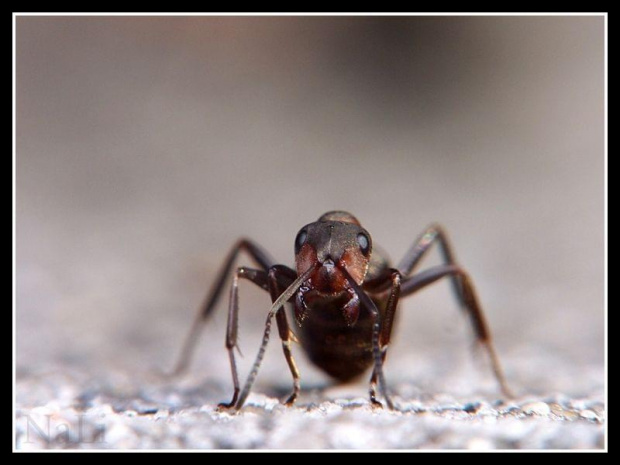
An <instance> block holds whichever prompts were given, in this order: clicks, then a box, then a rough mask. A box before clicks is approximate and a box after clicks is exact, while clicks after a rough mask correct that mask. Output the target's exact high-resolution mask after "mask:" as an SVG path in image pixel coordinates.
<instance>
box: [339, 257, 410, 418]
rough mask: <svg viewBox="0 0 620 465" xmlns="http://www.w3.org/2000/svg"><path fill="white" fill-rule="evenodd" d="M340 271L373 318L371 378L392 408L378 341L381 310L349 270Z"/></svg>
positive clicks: (396, 293)
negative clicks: (372, 364) (372, 368)
mask: <svg viewBox="0 0 620 465" xmlns="http://www.w3.org/2000/svg"><path fill="white" fill-rule="evenodd" d="M342 272H343V273H344V275H345V277H346V279H347V281H348V282H349V285H350V286H351V288H352V289H353V291H354V292H355V294H356V295H357V297H358V298H359V300H360V304H361V305H362V306H363V307H364V308H365V309H366V310H367V311H368V312H369V313H370V316H371V318H372V320H373V324H372V356H373V359H374V362H375V366H374V370H373V379H374V380H375V384H377V385H378V386H379V392H380V393H381V395H382V396H383V397H384V399H385V403H386V404H387V406H388V408H389V409H390V410H394V404H393V403H392V400H391V399H390V396H389V395H388V392H387V387H386V383H385V376H384V375H383V358H384V355H383V350H382V348H381V343H380V339H381V334H382V327H384V324H383V322H382V318H383V316H382V315H381V312H380V311H379V309H378V308H377V305H376V304H375V302H374V301H373V300H372V299H371V298H370V297H369V296H368V294H366V292H364V290H363V289H362V287H361V286H360V285H358V284H357V283H356V282H355V280H354V279H353V278H352V277H351V275H350V274H349V272H348V271H347V270H346V269H342ZM398 282H400V280H398ZM394 288H396V289H398V285H396V286H393V289H394ZM394 295H395V302H394V306H395V305H396V303H398V295H399V294H398V291H395V294H394ZM392 314H393V312H392ZM375 401H376V399H375Z"/></svg>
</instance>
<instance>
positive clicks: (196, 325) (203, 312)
mask: <svg viewBox="0 0 620 465" xmlns="http://www.w3.org/2000/svg"><path fill="white" fill-rule="evenodd" d="M241 250H245V251H246V252H247V253H248V254H249V255H250V257H252V259H253V260H254V261H255V262H256V263H257V264H258V265H259V266H260V267H261V268H262V269H263V270H265V271H267V270H268V269H269V268H270V267H271V266H272V265H273V264H274V261H273V260H272V259H271V258H270V257H269V255H268V254H267V253H266V252H265V251H264V250H263V249H262V248H261V247H260V246H258V245H257V244H255V243H254V242H252V241H250V240H249V239H241V240H239V241H238V242H237V243H236V244H235V245H234V246H233V248H232V249H231V250H230V252H229V254H228V256H227V257H226V260H225V261H224V264H223V265H222V268H221V269H220V271H219V273H218V276H219V278H218V279H217V281H215V283H214V284H213V286H212V287H211V290H210V291H209V293H208V294H207V298H206V299H205V300H204V303H203V304H202V305H201V307H200V311H199V312H198V314H197V315H196V318H195V320H194V322H193V323H192V326H191V328H190V331H189V333H188V335H187V337H186V339H185V343H184V344H183V348H182V349H181V354H180V356H179V359H178V361H177V363H176V365H175V368H174V370H173V372H172V375H178V374H180V373H182V372H183V371H185V369H186V368H187V366H188V365H189V362H190V359H191V356H192V353H193V351H194V348H195V346H196V343H197V342H198V336H199V335H200V331H201V329H202V328H203V325H204V323H205V322H206V321H207V318H208V317H209V316H210V315H211V314H212V313H213V309H214V308H215V306H216V305H217V303H218V302H219V300H220V298H221V296H222V291H223V289H224V285H225V284H226V280H227V279H228V276H229V275H230V272H231V270H232V267H233V264H234V263H235V260H236V258H237V255H239V252H240V251H241ZM261 287H263V288H264V289H265V290H268V289H267V283H266V282H265V284H264V286H261Z"/></svg>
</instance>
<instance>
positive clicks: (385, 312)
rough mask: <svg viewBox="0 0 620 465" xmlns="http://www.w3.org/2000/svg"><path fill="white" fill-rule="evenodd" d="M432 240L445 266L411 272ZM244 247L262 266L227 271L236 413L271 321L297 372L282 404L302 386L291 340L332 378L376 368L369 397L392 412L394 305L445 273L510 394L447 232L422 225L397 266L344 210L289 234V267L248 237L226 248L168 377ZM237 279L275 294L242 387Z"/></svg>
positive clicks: (181, 365)
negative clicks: (289, 312) (389, 366)
mask: <svg viewBox="0 0 620 465" xmlns="http://www.w3.org/2000/svg"><path fill="white" fill-rule="evenodd" d="M435 243H437V244H439V247H440V249H441V252H442V255H443V259H444V262H445V263H444V264H442V265H439V266H434V267H432V268H430V269H427V270H425V271H421V272H419V273H417V274H413V271H414V270H415V269H416V267H417V266H418V265H419V263H420V260H421V259H422V258H423V257H424V256H425V255H426V253H427V252H428V250H429V249H430V248H431V246H432V245H433V244H435ZM241 250H244V251H245V252H247V253H248V254H249V255H250V257H251V258H252V259H253V260H254V261H255V262H256V264H257V265H258V266H259V267H260V269H253V268H248V267H240V268H237V269H236V271H234V273H233V279H232V286H231V290H230V302H229V308H228V324H227V328H226V349H227V350H228V356H229V359H230V367H231V372H232V379H233V385H234V392H233V396H232V399H231V401H230V402H228V403H222V404H220V405H219V407H220V408H229V409H234V410H239V409H240V408H241V407H242V406H243V404H244V402H245V401H246V399H247V397H248V395H249V393H250V389H251V387H252V384H253V383H254V380H255V379H256V375H257V374H258V370H259V368H260V365H261V362H262V360H263V356H264V355H265V350H266V348H267V343H268V342H269V336H270V333H271V327H272V321H273V319H274V318H275V320H276V323H277V327H278V333H279V335H280V339H281V341H282V349H283V351H284V357H285V358H286V361H287V363H288V367H289V369H290V372H291V375H292V377H293V392H292V393H291V395H290V396H289V397H288V399H287V400H286V401H285V402H284V403H285V404H286V405H292V404H293V403H294V402H295V400H296V399H297V396H298V394H299V391H300V383H299V379H300V375H299V370H298V369H297V365H296V364H295V360H294V359H293V354H292V353H291V342H300V343H301V346H302V347H303V349H304V351H305V352H306V353H307V355H308V356H309V358H310V360H311V361H312V362H313V363H314V364H315V365H316V366H318V367H319V368H321V369H322V370H323V371H325V372H326V373H327V374H329V375H331V376H332V377H333V378H335V379H336V380H337V381H340V382H346V381H349V380H352V379H354V378H357V377H358V376H360V375H362V374H363V373H364V372H365V371H366V370H367V369H368V368H369V367H371V366H372V367H373V371H372V375H371V378H370V401H371V403H372V404H373V405H375V406H381V405H382V404H381V402H379V401H378V400H377V387H378V391H379V393H380V394H381V396H382V397H383V398H384V399H385V403H386V404H387V406H388V408H390V409H394V404H393V402H392V400H391V398H390V396H389V395H388V392H387V388H386V382H385V378H384V375H383V363H384V361H385V356H386V354H387V348H388V344H389V343H390V336H391V334H392V326H393V323H394V316H395V313H396V308H397V305H398V301H399V299H400V298H401V297H405V296H408V295H411V294H413V293H415V292H416V291H419V290H420V289H422V288H424V287H426V286H428V285H429V284H432V283H434V282H435V281H437V280H439V279H441V278H444V277H446V276H449V277H450V279H451V283H452V288H453V291H454V293H455V295H456V297H457V299H458V301H459V303H460V304H461V306H462V307H463V309H464V310H465V311H466V312H467V313H468V314H469V317H470V318H471V323H472V326H473V328H474V331H475V335H476V338H477V340H478V342H479V343H481V345H482V346H484V347H485V348H486V351H487V353H488V355H489V358H490V361H491V365H492V368H493V372H494V374H495V377H496V378H497V381H498V383H499V385H500V388H501V389H502V392H503V393H504V395H506V396H508V397H511V393H510V391H509V389H508V386H507V384H506V380H505V378H504V375H503V372H502V369H501V366H500V363H499V359H498V357H497V355H496V353H495V349H494V346H493V344H492V341H491V334H490V331H489V327H488V325H487V323H486V320H485V318H484V315H483V313H482V308H481V307H480V304H479V302H478V298H477V296H476V292H475V290H474V286H473V283H472V281H471V278H470V277H469V275H468V274H467V273H466V272H465V271H464V270H463V268H461V267H460V266H459V265H457V264H456V261H455V258H454V254H453V252H452V248H451V247H450V243H449V242H448V238H447V235H446V233H445V231H444V229H443V228H442V227H441V226H439V225H437V224H433V225H431V226H430V227H428V228H427V229H426V230H425V231H424V232H423V233H422V234H421V235H420V237H418V239H417V240H416V241H415V242H414V244H413V246H412V247H411V249H409V251H408V252H407V253H406V254H405V257H404V258H403V259H402V261H401V262H400V263H399V264H398V266H397V267H396V268H393V267H391V266H390V264H389V262H388V260H387V259H386V258H385V257H384V256H382V255H381V254H380V253H379V252H378V251H373V246H372V239H371V236H370V234H369V233H368V231H366V230H365V229H364V228H363V227H362V226H361V224H360V222H359V221H358V220H357V219H356V218H355V217H354V216H353V215H351V214H350V213H347V212H344V211H331V212H328V213H325V214H324V215H322V216H321V217H320V218H319V219H318V221H315V222H314V223H310V224H307V225H306V226H304V227H303V228H301V230H300V231H299V233H297V237H296V239H295V264H296V269H295V270H293V269H291V268H289V267H287V266H284V265H278V264H276V263H275V262H274V261H273V260H272V259H271V258H270V257H269V255H268V254H267V253H266V252H265V251H264V250H263V249H262V248H261V247H260V246H258V245H257V244H255V243H254V242H253V241H251V240H249V239H241V240H239V241H238V242H237V243H236V244H235V245H234V247H233V248H232V250H231V251H230V253H229V254H228V257H227V258H226V261H225V262H224V264H223V266H222V269H221V270H220V273H219V278H218V280H217V281H216V282H215V283H214V285H213V287H212V289H211V291H210V292H209V294H208V296H207V298H206V300H205V302H204V305H203V306H202V307H201V309H200V312H199V314H198V316H197V318H196V320H195V322H194V324H193V325H192V328H191V330H190V333H189V335H188V337H187V339H186V341H185V344H184V346H183V350H182V353H181V356H180V358H179V361H178V363H177V365H176V368H175V370H174V373H177V374H178V373H180V372H181V371H183V370H184V369H185V368H186V367H187V364H188V362H189V359H190V356H191V353H192V351H193V348H194V347H195V344H196V341H197V338H198V335H199V333H200V330H201V328H202V326H203V324H204V322H205V321H206V320H207V318H208V317H209V316H210V315H211V314H212V313H213V309H214V308H215V306H216V304H217V302H218V301H219V300H220V297H221V296H222V291H223V289H224V286H225V283H226V280H227V278H228V276H229V275H230V273H231V270H232V267H233V264H234V262H235V260H236V258H237V255H238V254H239V252H240V251H241ZM240 279H246V280H248V281H251V282H252V283H254V284H255V285H257V286H259V287H260V288H262V289H264V290H265V291H267V292H269V294H270V295H271V300H272V306H271V310H270V311H269V314H268V316H267V321H266V322H265V331H264V334H263V339H262V344H261V346H260V349H259V352H258V355H257V357H256V360H255V362H254V365H253V366H252V369H251V371H250V374H249V376H248V378H247V380H246V383H245V385H244V387H243V389H242V390H241V389H240V384H239V377H238V374H237V364H236V362H235V347H237V329H238V321H239V297H238V289H239V280H240ZM289 302H290V303H292V304H293V306H294V317H295V321H296V322H297V325H298V326H299V330H298V335H299V339H298V338H297V337H296V336H295V334H294V333H293V332H292V331H291V329H290V327H289V323H288V319H287V316H286V312H285V309H284V306H285V304H287V303H289Z"/></svg>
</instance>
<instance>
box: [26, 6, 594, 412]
mask: <svg viewBox="0 0 620 465" xmlns="http://www.w3.org/2000/svg"><path fill="white" fill-rule="evenodd" d="M16 51H17V57H16V58H17V68H16V69H17V75H16V76H17V83H16V85H17V97H16V98H17V100H16V102H17V216H16V218H17V368H18V377H19V376H25V375H27V374H28V373H34V372H38V371H44V372H53V371H57V370H63V369H64V368H66V367H69V368H70V369H73V370H78V371H81V372H87V373H91V374H93V375H96V376H99V377H106V376H107V375H108V374H109V373H110V372H111V371H112V370H118V371H122V372H128V373H138V372H144V373H147V372H151V371H157V370H168V369H170V368H171V366H172V364H173V361H174V358H175V356H176V354H177V352H178V349H179V348H180V344H181V340H182V338H183V337H184V335H185V332H186V330H187V329H188V327H189V325H190V322H191V321H192V319H193V317H194V314H195V312H196V310H197V307H198V305H199V304H200V302H201V300H202V299H203V297H204V294H205V292H206V290H207V288H208V286H209V285H210V284H211V282H212V281H213V280H214V279H215V277H216V276H215V273H216V270H217V268H218V266H219V265H220V263H221V260H223V258H224V256H225V254H226V253H227V250H228V248H229V247H230V246H231V245H232V244H233V242H234V240H235V239H237V238H238V237H240V236H248V237H251V238H253V239H255V240H256V241H257V242H259V243H260V244H262V245H263V246H264V247H265V248H266V249H267V250H269V251H270V252H272V254H273V255H274V256H275V257H276V258H277V259H278V260H280V261H281V262H282V263H285V264H288V265H291V264H292V260H293V240H294V237H295V234H296V232H297V231H298V230H299V228H300V227H301V226H303V225H304V224H306V223H309V222H311V221H313V220H315V219H316V218H317V217H318V216H319V215H321V214H322V213H324V212H325V211H328V210H332V209H344V210H348V211H351V212H352V213H353V214H355V215H356V216H357V217H358V218H359V219H360V220H361V222H362V223H363V225H364V226H365V227H366V228H367V229H368V230H369V231H370V232H371V234H372V235H373V238H374V241H375V243H378V244H380V245H381V246H382V247H383V248H384V249H386V250H387V252H388V254H389V255H390V256H391V257H392V259H393V260H394V261H398V260H399V259H400V258H401V256H402V254H403V253H404V252H405V251H406V250H407V248H408V247H409V246H410V245H411V243H412V241H413V239H414V238H415V237H416V236H417V234H418V233H420V232H421V231H422V230H423V228H424V227H425V226H426V225H427V224H428V223H430V222H433V221H439V222H441V223H443V224H444V225H445V226H446V228H447V229H448V231H449V233H450V235H451V237H452V239H453V242H454V246H455V250H456V253H457V256H458V258H459V260H460V262H461V263H462V264H463V265H464V267H465V268H466V269H468V270H469V271H470V273H471V275H472V277H473V278H474V281H475V283H476V285H477V287H478V290H479V293H480V295H481V299H482V303H483V305H484V308H485V310H486V312H487V316H488V318H489V321H490V324H491V327H492V329H493V332H494V335H495V339H496V342H497V346H498V350H499V352H500V355H501V356H502V360H503V362H504V365H505V368H506V371H507V374H508V377H509V378H510V381H511V384H512V385H513V387H514V389H515V390H517V391H519V392H522V393H523V392H538V393H544V392H565V393H568V394H570V395H588V394H589V393H591V392H592V391H593V390H594V392H598V393H601V392H602V386H603V360H604V302H603V285H604V276H603V253H604V249H603V246H604V243H603V238H604V236H603V234H604V228H603V219H604V216H603V215H604V209H603V208H604V206H603V200H604V199H603V195H604V192H603V180H604V112H603V109H604V18H603V17H517V16H512V17H398V18H394V17H332V18H330V17H271V18H269V17H18V18H17V35H16ZM437 260H438V258H437V257H436V256H435V255H433V257H432V258H429V260H428V261H427V262H426V263H427V264H429V265H431V264H433V263H434V262H437ZM240 263H244V264H249V263H250V262H249V260H248V259H247V258H242V259H241V261H240ZM241 305H242V315H241V326H242V328H241V342H240V345H241V349H242V350H243V353H244V354H245V357H244V358H243V359H241V366H242V370H247V367H248V366H249V363H251V361H252V359H253V357H254V354H255V351H256V349H257V348H258V345H259V342H260V336H259V332H260V331H262V328H261V323H262V321H264V317H265V314H266V312H267V311H268V308H269V299H268V298H267V296H266V295H263V294H262V293H261V292H260V291H257V290H255V289H252V288H251V287H250V285H245V287H244V289H243V290H242V293H241ZM225 307H226V303H225V302H224V303H223V304H222V306H221V311H220V312H219V313H218V315H217V316H216V317H215V318H214V320H213V321H212V324H211V325H210V327H209V328H208V329H207V330H206V332H205V333H204V337H203V339H202V341H201V345H200V349H199V352H198V354H197V357H196V359H195V363H194V364H193V366H192V372H193V374H194V376H196V379H198V380H205V379H216V380H221V383H222V384H223V386H224V387H225V389H226V390H228V389H229V383H230V381H229V373H228V359H227V356H226V352H225V350H224V328H225V322H226V316H225V313H226V312H225ZM468 341H469V333H468V328H467V320H466V319H465V318H463V317H461V315H460V314H459V311H458V307H457V306H456V304H455V303H454V301H453V300H452V295H451V294H450V292H449V286H448V285H447V284H445V283H441V284H437V285H435V286H433V287H432V288H429V289H428V290H425V291H424V292H421V293H420V294H419V295H418V296H416V297H415V298H410V299H407V300H406V301H405V302H404V303H403V305H402V306H401V325H400V326H399V328H398V330H397V334H396V341H395V343H394V344H393V345H392V346H391V353H390V356H389V360H388V363H387V365H386V372H387V376H388V379H391V380H396V381H398V380H401V381H403V382H413V383H418V386H419V387H420V389H421V390H422V391H423V392H427V391H432V390H434V389H437V386H438V385H437V384H434V383H438V381H437V376H435V370H440V371H441V370H449V369H450V368H449V367H451V366H452V367H458V366H460V364H461V363H472V362H471V357H470V355H471V354H470V351H469V350H468V348H469V346H470V343H469V342H468ZM278 346H279V344H272V347H270V350H269V353H268V360H267V362H266V363H265V366H264V371H262V372H261V375H260V376H259V387H257V390H258V391H259V392H260V390H261V388H260V386H261V385H262V386H263V388H265V387H264V386H269V385H276V386H281V387H282V390H286V389H287V388H288V386H289V383H290V380H289V375H288V373H287V371H286V368H285V367H286V365H285V363H284V361H283V359H282V356H281V351H280V349H279V347H278ZM297 357H298V359H300V364H301V369H302V376H303V378H302V384H303V385H306V386H307V385H313V384H318V385H321V384H322V383H325V382H326V379H325V378H323V377H322V375H321V374H320V373H318V372H317V371H316V370H314V369H313V368H312V367H309V366H308V364H307V363H305V362H304V361H303V355H301V353H300V351H297ZM451 364H452V365H451ZM466 366H469V365H466ZM471 366H474V365H471ZM438 367H448V368H445V369H444V368H438ZM484 370H485V369H482V370H480V372H481V373H482V376H481V378H482V380H485V379H486V380H487V381H489V377H488V376H487V375H486V374H485V373H486V372H485V371H484ZM444 374H445V371H444ZM242 376H244V375H242ZM440 378H441V376H440ZM447 379H448V380H450V382H453V381H454V380H455V379H456V380H457V381H458V380H459V379H461V378H460V377H459V376H456V377H453V378H449V377H448V378H447ZM308 383H309V384H308ZM481 383H482V384H475V383H474V385H473V386H469V385H468V386H467V388H463V389H471V390H472V391H476V390H480V389H482V388H481V385H484V383H483V382H482V381H481ZM485 386H487V388H488V391H489V392H493V389H494V386H493V385H492V383H488V385H485ZM267 388H268V387H267ZM443 389H445V390H447V391H450V390H454V389H457V390H458V389H460V388H459V387H455V385H454V384H448V386H447V387H445V386H444V387H443ZM360 390H361V391H360V392H362V393H363V391H364V390H365V385H364V384H363V383H362V385H361V387H360ZM218 395H221V394H218ZM220 400H222V399H220Z"/></svg>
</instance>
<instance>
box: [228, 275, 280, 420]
mask: <svg viewBox="0 0 620 465" xmlns="http://www.w3.org/2000/svg"><path fill="white" fill-rule="evenodd" d="M239 278H243V279H247V280H249V281H251V282H253V283H254V284H256V285H257V286H260V287H262V288H263V289H265V288H267V280H268V277H267V273H266V272H265V271H262V270H254V269H251V268H245V267H241V268H237V271H235V273H234V274H233V281H232V285H231V288H230V300H229V305H228V322H227V324H226V350H227V351H228V358H229V360H230V371H231V373H232V379H233V386H234V391H233V396H232V399H231V401H230V402H228V403H225V402H222V403H220V404H219V405H218V407H220V408H231V407H234V406H235V404H236V403H237V399H238V398H239V390H240V387H239V375H238V372H237V362H236V361H235V347H236V348H237V350H239V348H238V346H237V334H238V329H239Z"/></svg>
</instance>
